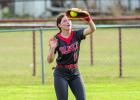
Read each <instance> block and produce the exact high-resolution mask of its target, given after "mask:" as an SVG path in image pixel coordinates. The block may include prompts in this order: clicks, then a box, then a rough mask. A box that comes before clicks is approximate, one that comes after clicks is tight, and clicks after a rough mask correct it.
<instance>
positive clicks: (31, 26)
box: [0, 24, 140, 84]
mask: <svg viewBox="0 0 140 100" xmlns="http://www.w3.org/2000/svg"><path fill="white" fill-rule="evenodd" d="M9 27H11V26H6V25H5V26H2V25H1V28H9ZM12 27H16V28H21V27H22V28H24V29H10V30H6V29H2V30H0V32H17V31H19V32H21V31H32V32H33V35H32V38H33V65H34V67H33V75H34V76H35V74H36V46H35V45H36V40H35V38H36V36H35V34H36V33H35V31H39V32H40V51H41V52H40V55H41V57H40V58H41V66H42V72H41V73H42V83H43V84H44V83H45V76H44V74H45V72H44V67H45V65H44V42H43V36H44V32H43V31H44V30H56V28H55V27H54V26H53V25H52V26H51V25H49V26H47V25H42V24H40V25H34V24H26V25H25V24H24V25H19V24H18V25H15V26H12ZM45 27H46V28H45ZM48 27H49V28H48ZM84 27H86V26H80V25H78V26H77V25H75V26H73V28H75V29H78V28H84ZM96 27H97V28H118V37H119V38H118V41H119V42H118V44H119V45H118V48H119V53H118V54H119V77H122V66H123V63H122V62H123V61H122V57H123V54H122V50H123V49H122V28H123V29H124V28H139V27H140V25H139V24H138V25H97V26H96ZM25 28H26V29H25ZM97 30H98V29H97ZM93 38H94V36H92V35H91V36H90V61H91V62H90V63H91V65H93V64H94V59H96V58H95V57H94V54H93V53H94V50H93V46H94V45H93V43H94V42H95V40H94V41H93V40H92V39H93ZM94 47H96V45H95V46H94ZM95 62H96V61H95ZM95 65H96V63H95Z"/></svg>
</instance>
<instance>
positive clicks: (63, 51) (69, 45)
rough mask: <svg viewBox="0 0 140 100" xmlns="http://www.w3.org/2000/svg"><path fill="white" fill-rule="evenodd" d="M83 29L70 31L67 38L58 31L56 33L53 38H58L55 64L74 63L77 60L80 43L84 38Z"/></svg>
mask: <svg viewBox="0 0 140 100" xmlns="http://www.w3.org/2000/svg"><path fill="white" fill-rule="evenodd" d="M83 31H84V29H81V30H77V31H72V32H71V34H70V36H69V37H68V38H64V37H62V36H61V34H60V33H57V34H56V36H55V38H56V39H57V40H58V46H57V48H56V52H57V53H58V57H57V59H56V62H57V64H63V65H65V64H76V63H77V62H78V57H79V51H80V43H81V40H83V39H85V36H84V35H83Z"/></svg>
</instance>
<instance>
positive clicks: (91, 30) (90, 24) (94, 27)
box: [89, 19, 96, 33]
mask: <svg viewBox="0 0 140 100" xmlns="http://www.w3.org/2000/svg"><path fill="white" fill-rule="evenodd" d="M89 30H90V33H93V32H94V31H95V30H96V26H95V24H94V22H93V20H92V19H91V20H90V21H89Z"/></svg>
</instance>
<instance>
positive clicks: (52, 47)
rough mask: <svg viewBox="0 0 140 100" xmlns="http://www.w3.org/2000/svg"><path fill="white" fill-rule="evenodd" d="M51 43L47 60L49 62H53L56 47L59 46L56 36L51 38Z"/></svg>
mask: <svg viewBox="0 0 140 100" xmlns="http://www.w3.org/2000/svg"><path fill="white" fill-rule="evenodd" d="M49 45H50V51H49V54H48V56H47V61H48V63H51V62H53V60H54V58H55V49H56V47H57V40H56V39H54V38H52V39H50V41H49Z"/></svg>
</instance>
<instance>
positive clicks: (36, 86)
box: [0, 29, 140, 100]
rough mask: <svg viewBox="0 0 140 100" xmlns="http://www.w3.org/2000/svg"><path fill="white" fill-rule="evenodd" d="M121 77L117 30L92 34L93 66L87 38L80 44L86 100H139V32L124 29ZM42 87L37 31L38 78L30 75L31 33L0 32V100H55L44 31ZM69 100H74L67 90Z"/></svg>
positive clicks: (98, 31) (99, 31)
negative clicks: (43, 82) (43, 83)
mask: <svg viewBox="0 0 140 100" xmlns="http://www.w3.org/2000/svg"><path fill="white" fill-rule="evenodd" d="M122 32H123V34H122V37H123V41H122V43H123V45H122V46H123V78H121V79H120V78H119V68H118V30H116V29H97V31H96V32H95V33H94V36H93V38H94V65H93V66H91V65H90V51H89V37H87V39H86V40H85V41H82V44H81V52H80V58H79V66H80V71H81V74H82V77H83V79H84V82H85V87H86V93H87V100H112V99H113V100H140V96H139V94H140V74H139V73H140V53H139V51H140V47H139V43H140V34H139V32H140V30H139V29H123V30H122ZM44 33H45V35H44V45H45V48H44V58H45V66H46V69H45V70H46V73H45V76H46V77H45V79H46V83H45V85H41V65H40V40H39V32H37V40H36V42H37V76H36V77H33V76H32V34H31V32H15V33H0V100H56V97H55V93H54V88H53V71H52V70H51V67H52V66H54V65H55V63H53V64H51V65H48V63H47V62H46V55H47V52H48V48H49V47H48V44H47V42H48V38H49V37H50V36H53V34H54V33H55V31H44ZM69 92H70V94H69V100H75V99H74V96H73V95H72V93H71V91H69Z"/></svg>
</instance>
